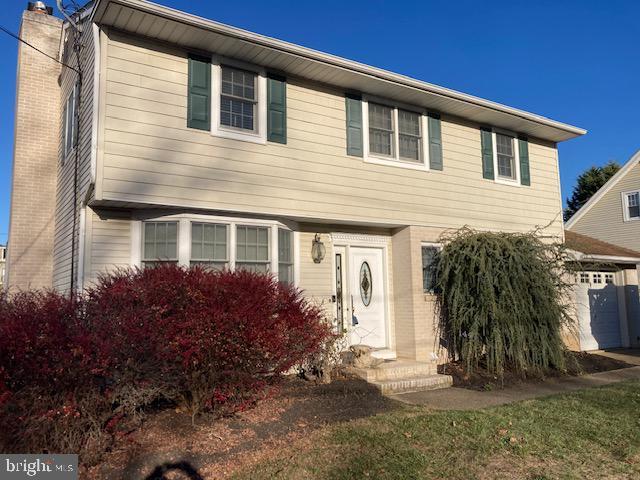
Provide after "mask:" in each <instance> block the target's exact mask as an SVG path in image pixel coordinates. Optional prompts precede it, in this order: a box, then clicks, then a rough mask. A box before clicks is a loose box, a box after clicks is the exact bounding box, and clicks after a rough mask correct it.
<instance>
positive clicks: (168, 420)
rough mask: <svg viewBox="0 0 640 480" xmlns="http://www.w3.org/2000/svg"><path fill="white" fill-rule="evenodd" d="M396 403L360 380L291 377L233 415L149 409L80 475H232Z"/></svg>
mask: <svg viewBox="0 0 640 480" xmlns="http://www.w3.org/2000/svg"><path fill="white" fill-rule="evenodd" d="M394 408H398V407H397V404H396V403H395V402H394V401H392V400H389V399H387V398H385V397H382V396H381V395H380V394H379V393H378V392H377V391H376V389H375V388H372V387H371V386H370V385H368V384H367V383H366V382H364V381H362V380H359V379H354V378H343V379H339V380H336V381H334V382H332V383H330V384H326V385H323V384H320V385H318V384H315V383H313V382H309V381H304V380H301V379H298V378H287V379H286V380H285V382H284V384H283V385H282V386H281V387H280V388H279V389H278V391H277V392H276V393H275V394H274V396H272V397H271V398H269V399H267V400H264V401H261V402H259V403H258V404H257V405H256V407H255V408H252V409H250V410H247V411H245V412H241V413H238V414H236V415H234V416H231V417H228V418H215V417H213V416H209V417H207V416H202V417H199V418H198V419H197V420H196V425H195V426H192V425H191V417H190V416H189V415H187V414H184V413H178V412H176V411H174V410H164V411H160V412H158V413H155V414H151V415H149V416H148V417H147V418H146V420H145V421H144V423H143V424H142V427H141V428H140V429H139V430H137V431H136V432H135V433H133V434H131V436H129V437H128V438H126V439H123V440H121V441H120V443H119V445H117V446H116V448H115V449H114V450H113V451H112V452H109V453H107V455H106V457H105V459H104V460H103V461H102V462H101V463H100V464H99V465H97V466H96V467H93V468H92V469H90V471H88V472H85V475H83V476H82V478H89V479H92V480H98V479H100V480H102V479H105V480H106V479H108V480H138V479H140V480H160V479H167V480H168V479H173V478H175V479H182V478H189V479H191V480H199V479H205V478H206V479H211V478H226V477H228V476H229V475H231V474H232V473H233V472H236V471H239V470H241V469H244V468H247V467H250V466H251V465H254V464H255V463H257V462H261V461H265V460H268V459H269V458H271V457H272V456H273V455H275V454H276V453H278V452H282V451H283V449H287V448H288V447H289V445H291V444H292V443H293V442H294V441H298V442H299V441H300V440H302V441H303V442H304V439H305V438H306V437H308V436H309V433H311V432H312V431H314V430H317V429H319V428H321V427H324V426H326V425H330V424H333V423H337V422H343V421H347V420H352V419H356V418H361V417H367V416H370V415H375V414H377V413H380V412H385V411H389V410H392V409H394ZM291 454H292V455H296V454H297V452H296V451H291Z"/></svg>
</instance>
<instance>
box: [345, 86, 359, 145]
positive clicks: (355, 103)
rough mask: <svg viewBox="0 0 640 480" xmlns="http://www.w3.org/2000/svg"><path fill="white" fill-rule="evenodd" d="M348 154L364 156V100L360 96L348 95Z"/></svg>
mask: <svg viewBox="0 0 640 480" xmlns="http://www.w3.org/2000/svg"><path fill="white" fill-rule="evenodd" d="M345 102H346V103H345V105H346V109H347V155H353V156H355V157H362V156H363V150H362V100H361V98H360V97H359V96H355V95H347V96H346V99H345Z"/></svg>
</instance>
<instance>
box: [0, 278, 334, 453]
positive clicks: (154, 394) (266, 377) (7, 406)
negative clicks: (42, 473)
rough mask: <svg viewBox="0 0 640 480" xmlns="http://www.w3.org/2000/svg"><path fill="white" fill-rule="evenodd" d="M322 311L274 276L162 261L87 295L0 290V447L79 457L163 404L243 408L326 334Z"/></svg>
mask: <svg viewBox="0 0 640 480" xmlns="http://www.w3.org/2000/svg"><path fill="white" fill-rule="evenodd" d="M330 336H331V333H330V328H329V326H328V325H327V324H326V323H325V322H324V320H323V318H322V314H321V311H320V310H319V309H318V308H317V307H314V306H311V305H310V304H309V303H307V302H306V301H305V300H304V298H303V297H302V295H301V293H300V291H298V290H297V289H295V288H293V287H291V286H288V285H285V284H281V283H279V282H278V281H277V280H276V279H274V278H273V277H271V276H268V275H262V274H256V273H250V272H246V271H237V272H229V271H224V272H213V271H209V270H205V269H203V268H199V267H194V268H189V269H187V268H181V267H178V266H176V265H160V266H157V267H154V268H146V269H141V270H138V269H136V270H122V271H118V272H115V273H114V274H111V275H108V276H104V277H102V278H101V279H100V280H99V281H98V283H97V284H96V285H95V286H93V287H92V288H90V289H89V290H87V291H86V292H85V294H84V295H82V296H80V297H77V298H71V297H68V296H65V295H60V294H57V293H53V292H23V293H18V294H15V295H13V296H11V297H8V296H7V295H6V294H2V295H0V430H2V433H1V434H0V450H2V451H7V452H9V451H16V452H17V451H30V452H37V451H43V450H48V451H57V452H79V453H80V454H81V460H82V461H83V462H85V463H89V462H91V461H93V460H95V458H97V456H96V455H97V454H99V453H100V452H101V451H102V450H103V449H104V448H105V447H106V445H108V442H109V439H110V437H111V435H112V434H114V433H115V432H116V430H117V428H118V424H119V423H120V422H122V421H123V420H127V419H131V418H132V417H136V416H137V415H138V414H139V413H141V412H143V411H144V408H145V407H147V406H149V405H150V404H154V403H156V402H158V401H159V400H163V401H165V402H166V401H169V402H173V403H174V404H177V405H178V406H179V407H180V408H182V409H183V410H184V411H187V412H189V413H190V414H191V415H192V418H193V417H194V416H195V415H196V414H198V413H199V412H202V411H212V412H214V413H217V414H222V413H228V412H230V411H233V410H237V409H242V408H245V407H246V406H248V405H250V404H251V403H253V402H254V401H255V400H256V399H258V398H260V396H261V395H263V394H264V392H265V387H267V386H268V385H270V384H273V382H274V381H276V380H278V378H280V376H281V375H282V374H283V373H285V372H287V371H289V370H290V369H291V368H292V367H293V366H294V365H297V364H300V363H301V362H303V361H304V360H305V359H306V358H308V357H309V356H311V355H314V354H315V353H317V352H318V351H319V350H320V349H321V348H322V345H323V343H324V342H325V341H326V340H327V339H328V338H330Z"/></svg>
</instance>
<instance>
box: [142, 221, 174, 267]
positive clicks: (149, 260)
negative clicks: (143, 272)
mask: <svg viewBox="0 0 640 480" xmlns="http://www.w3.org/2000/svg"><path fill="white" fill-rule="evenodd" d="M146 223H165V224H169V223H175V224H176V257H175V258H167V259H165V260H161V259H158V258H156V259H151V258H146V256H145V254H144V246H145V230H146V229H145V228H144V225H145V224H146ZM180 230H181V225H180V222H179V221H176V220H164V219H163V220H160V219H153V220H145V221H144V222H142V229H141V240H142V248H141V250H140V263H141V265H144V264H145V263H151V262H155V263H177V264H180V234H181V231H180Z"/></svg>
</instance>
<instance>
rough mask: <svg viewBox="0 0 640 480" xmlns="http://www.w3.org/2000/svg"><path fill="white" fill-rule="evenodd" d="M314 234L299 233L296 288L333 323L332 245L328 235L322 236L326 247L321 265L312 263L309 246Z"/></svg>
mask: <svg viewBox="0 0 640 480" xmlns="http://www.w3.org/2000/svg"><path fill="white" fill-rule="evenodd" d="M314 235H315V234H314V233H311V232H301V233H300V251H299V255H300V257H299V258H300V262H299V265H300V267H299V268H300V272H299V275H300V282H299V284H298V287H299V288H300V289H301V290H302V291H303V294H304V296H305V297H306V298H307V299H308V300H310V301H312V302H313V303H314V304H315V305H318V306H321V307H322V308H323V310H324V311H325V315H326V316H327V320H329V321H333V320H334V317H335V309H334V305H333V303H332V302H331V296H332V295H333V294H334V290H335V288H334V284H333V281H334V280H332V279H333V245H332V244H331V242H330V237H329V236H328V235H323V236H322V242H323V243H324V245H325V247H326V253H325V259H324V261H322V262H321V263H314V262H313V259H312V258H311V245H312V241H313V238H314Z"/></svg>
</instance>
